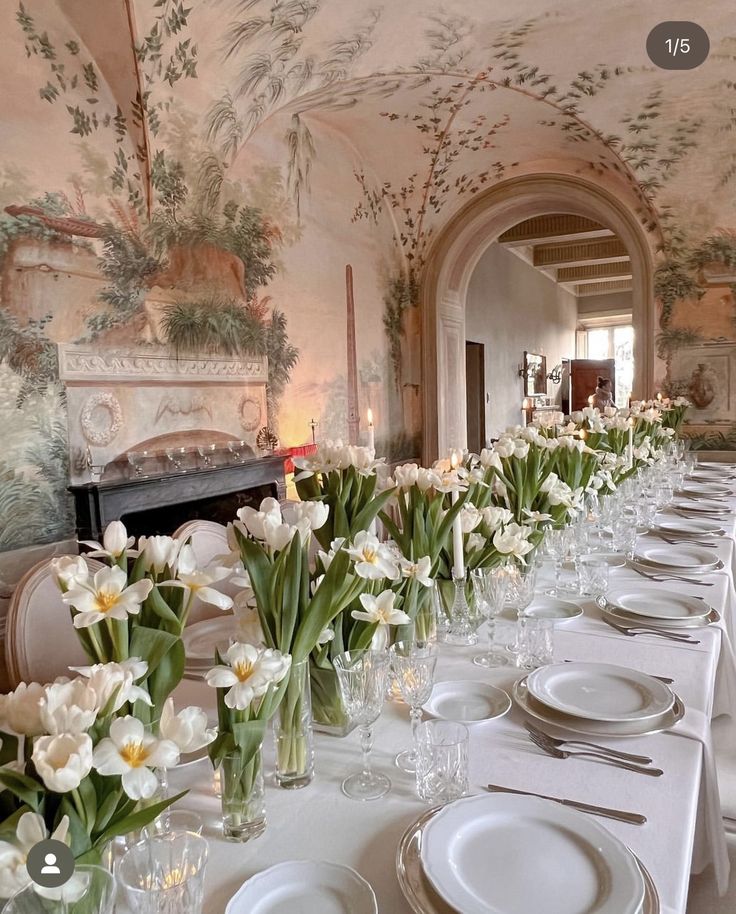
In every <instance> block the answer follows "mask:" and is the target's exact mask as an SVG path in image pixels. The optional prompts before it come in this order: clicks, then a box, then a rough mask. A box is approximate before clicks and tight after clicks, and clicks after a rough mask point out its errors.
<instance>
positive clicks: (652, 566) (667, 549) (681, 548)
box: [634, 541, 723, 574]
mask: <svg viewBox="0 0 736 914" xmlns="http://www.w3.org/2000/svg"><path fill="white" fill-rule="evenodd" d="M634 562H635V564H637V565H639V566H641V567H642V568H644V569H646V570H647V571H652V572H667V574H706V573H707V572H709V571H716V570H718V569H719V568H722V567H723V563H722V562H721V560H720V559H719V558H718V556H717V555H716V554H715V553H714V552H712V551H711V550H710V549H705V548H703V547H702V546H692V545H690V544H689V543H681V544H678V545H677V546H669V545H667V543H663V542H661V541H657V542H656V543H654V542H653V543H647V542H646V541H640V542H639V543H638V545H637V551H636V554H635V555H634Z"/></svg>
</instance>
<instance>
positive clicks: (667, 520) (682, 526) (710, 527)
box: [654, 516, 726, 536]
mask: <svg viewBox="0 0 736 914" xmlns="http://www.w3.org/2000/svg"><path fill="white" fill-rule="evenodd" d="M654 529H655V530H660V531H661V532H662V533H673V534H675V536H677V535H684V536H686V535H688V534H693V533H695V534H697V535H698V536H699V535H701V534H703V535H709V536H722V535H723V534H724V533H725V532H726V531H725V530H724V529H723V527H722V526H721V525H720V524H719V523H718V521H715V520H708V519H707V518H705V517H664V516H663V517H662V518H661V519H660V520H659V521H658V522H657V524H656V525H655V527H654Z"/></svg>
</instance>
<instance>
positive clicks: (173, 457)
mask: <svg viewBox="0 0 736 914" xmlns="http://www.w3.org/2000/svg"><path fill="white" fill-rule="evenodd" d="M166 456H167V457H168V459H169V460H170V462H171V465H172V466H173V468H174V472H175V473H186V470H185V469H184V457H185V456H186V449H185V448H183V447H167V448H166Z"/></svg>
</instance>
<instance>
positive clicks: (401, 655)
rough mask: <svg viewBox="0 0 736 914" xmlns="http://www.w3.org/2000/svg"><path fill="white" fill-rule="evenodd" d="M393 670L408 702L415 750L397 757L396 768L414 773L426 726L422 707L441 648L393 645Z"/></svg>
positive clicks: (419, 643) (405, 643) (422, 644)
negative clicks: (422, 728)
mask: <svg viewBox="0 0 736 914" xmlns="http://www.w3.org/2000/svg"><path fill="white" fill-rule="evenodd" d="M390 653H391V670H392V672H393V674H394V677H395V681H396V684H397V685H398V687H399V692H400V694H401V697H402V698H403V699H404V701H405V702H406V703H407V704H408V705H409V709H410V710H409V717H410V720H411V748H410V749H404V750H403V751H402V752H399V754H398V755H397V756H396V760H395V761H396V766H397V768H401V770H402V771H408V772H410V773H412V772H414V771H415V770H416V762H417V727H418V726H419V724H420V723H421V722H422V705H423V704H424V703H425V701H428V700H429V696H430V695H431V694H432V687H433V685H434V672H435V668H436V666H437V646H436V645H434V644H430V643H429V642H428V641H397V642H396V643H395V644H392V645H391V652H390Z"/></svg>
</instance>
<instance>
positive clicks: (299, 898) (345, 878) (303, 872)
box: [225, 860, 378, 914]
mask: <svg viewBox="0 0 736 914" xmlns="http://www.w3.org/2000/svg"><path fill="white" fill-rule="evenodd" d="M285 912H288V914H378V905H377V903H376V896H375V895H374V893H373V889H372V888H371V887H370V885H369V884H368V883H367V882H366V881H365V879H363V877H362V876H360V875H358V873H356V872H355V870H352V869H350V867H348V866H340V865H339V864H337V863H327V862H326V861H319V860H287V862H286V863H278V864H276V866H271V867H269V868H268V869H267V870H264V871H263V872H262V873H257V874H256V875H255V876H253V877H252V878H251V879H249V880H248V881H247V882H246V883H244V884H243V886H242V887H241V888H240V889H239V890H238V892H237V894H235V895H234V896H233V897H232V898H231V899H230V902H229V903H228V906H227V907H226V908H225V914H285Z"/></svg>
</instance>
